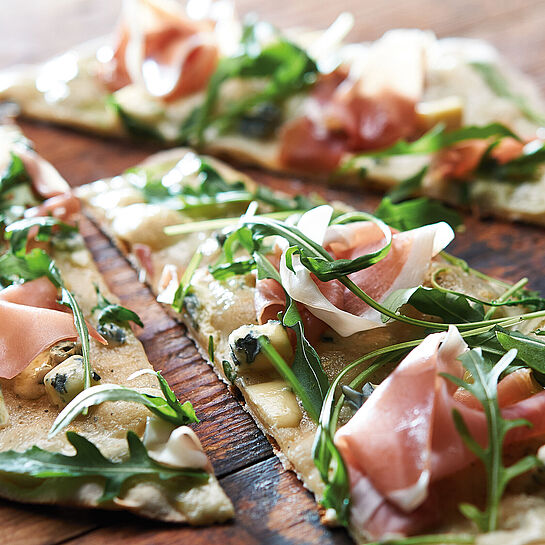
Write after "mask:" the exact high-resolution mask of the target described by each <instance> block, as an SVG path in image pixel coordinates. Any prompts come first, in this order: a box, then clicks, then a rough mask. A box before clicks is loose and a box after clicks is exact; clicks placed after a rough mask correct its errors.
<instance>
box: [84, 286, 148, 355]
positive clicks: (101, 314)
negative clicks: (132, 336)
mask: <svg viewBox="0 0 545 545" xmlns="http://www.w3.org/2000/svg"><path fill="white" fill-rule="evenodd" d="M95 291H96V294H97V304H96V305H95V306H94V307H93V308H92V309H91V312H96V318H97V322H98V327H97V331H98V333H99V334H100V335H102V336H103V337H104V338H105V339H106V340H107V341H108V344H109V345H111V346H120V345H122V344H124V343H125V342H126V340H127V332H126V330H127V329H130V322H133V323H135V324H136V325H139V326H140V327H144V324H143V322H142V320H140V317H139V316H138V314H136V312H133V311H132V310H129V309H128V308H125V307H122V306H121V305H118V304H114V303H111V302H110V301H108V299H106V297H104V295H102V293H101V292H100V289H99V287H98V285H95Z"/></svg>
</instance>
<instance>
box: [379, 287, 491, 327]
mask: <svg viewBox="0 0 545 545" xmlns="http://www.w3.org/2000/svg"><path fill="white" fill-rule="evenodd" d="M382 304H383V306H384V307H386V308H388V309H390V310H393V311H395V312H398V311H399V309H400V308H401V307H402V306H403V305H405V304H409V305H412V306H413V307H414V308H415V309H416V310H419V311H420V312H422V313H423V314H428V315H430V316H437V317H439V318H441V319H443V321H444V322H446V323H470V322H480V321H482V320H484V308H483V306H482V304H480V303H473V302H472V301H470V300H469V299H468V298H467V297H466V296H465V295H464V294H462V293H451V292H449V291H442V290H438V289H435V288H425V287H424V286H418V287H417V288H408V289H401V290H396V291H394V292H392V293H391V294H390V295H389V296H388V297H387V298H386V300H385V301H383V303H382Z"/></svg>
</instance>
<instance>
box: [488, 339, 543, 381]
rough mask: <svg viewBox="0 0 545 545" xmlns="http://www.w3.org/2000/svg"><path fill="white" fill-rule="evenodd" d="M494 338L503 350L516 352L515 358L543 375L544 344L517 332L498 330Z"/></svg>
mask: <svg viewBox="0 0 545 545" xmlns="http://www.w3.org/2000/svg"><path fill="white" fill-rule="evenodd" d="M496 338H497V339H498V342H499V343H500V344H501V346H502V347H503V349H504V350H513V349H516V350H517V358H518V359H520V360H522V361H523V362H524V363H525V364H526V365H528V367H530V368H532V369H533V370H534V371H537V372H538V373H542V374H545V343H544V342H543V341H540V340H539V339H534V338H532V337H528V336H527V335H524V334H522V333H519V332H518V331H507V330H499V331H497V332H496Z"/></svg>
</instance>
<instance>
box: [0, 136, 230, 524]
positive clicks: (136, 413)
mask: <svg viewBox="0 0 545 545" xmlns="http://www.w3.org/2000/svg"><path fill="white" fill-rule="evenodd" d="M0 135H1V141H2V146H1V147H2V155H3V156H5V155H7V157H8V158H9V152H10V151H11V152H12V153H14V154H17V153H19V151H20V150H19V148H16V147H14V145H13V142H14V141H15V142H17V141H21V139H22V136H21V134H20V133H19V132H18V131H17V130H16V129H15V128H14V127H2V128H0ZM49 167H50V168H52V167H51V166H50V165H49ZM66 189H67V190H68V186H66ZM51 252H52V253H51V257H53V258H54V260H55V263H56V265H57V267H58V269H59V271H60V273H61V275H62V278H63V280H64V282H65V285H66V287H67V288H68V289H69V290H70V291H71V292H72V293H73V295H74V296H75V298H76V300H77V301H78V304H79V305H80V307H81V309H82V311H83V314H84V315H85V317H86V319H87V320H88V323H89V324H90V325H96V314H95V313H94V312H93V307H95V305H97V294H96V291H95V285H97V286H98V287H99V289H100V292H101V293H102V295H103V296H104V297H106V298H107V299H108V300H110V301H111V302H112V303H117V298H116V296H115V295H113V294H112V293H111V292H110V290H109V289H108V287H107V285H106V283H105V282H104V280H103V278H102V276H101V275H100V273H99V272H98V270H97V268H96V266H95V264H94V262H93V258H92V256H91V254H90V252H89V251H88V250H87V248H85V246H81V247H79V248H78V249H77V251H74V250H60V249H56V250H55V249H53V250H51ZM144 319H145V318H144ZM44 327H52V326H51V325H48V324H44ZM125 334H126V341H125V342H124V343H122V344H120V345H119V346H113V345H111V344H110V345H109V346H105V345H103V344H101V343H99V342H98V341H97V340H95V339H93V338H91V339H90V359H91V364H92V368H93V370H94V372H95V373H97V374H98V375H99V376H100V377H101V381H100V382H101V384H117V385H122V386H126V387H128V388H133V389H134V388H137V389H143V391H145V392H147V393H150V394H153V395H155V396H162V393H161V390H160V389H159V385H158V382H157V378H156V377H155V376H153V375H154V373H152V375H150V374H149V373H148V372H152V371H153V369H152V366H151V364H150V363H149V361H148V358H147V357H146V354H145V352H144V349H143V347H142V344H141V343H140V342H139V341H138V339H137V338H136V336H135V335H134V333H133V332H132V331H130V330H128V329H127V330H125ZM47 352H49V349H47ZM32 365H33V364H31V366H30V367H29V368H27V370H26V372H27V373H26V374H24V373H23V374H19V375H17V376H15V377H14V378H12V379H0V386H1V392H2V394H3V402H2V399H1V398H0V405H2V411H3V415H4V416H5V417H6V419H7V422H4V425H3V426H0V445H1V449H0V450H1V451H2V452H4V451H8V450H12V451H17V452H23V451H27V450H28V449H30V448H31V447H39V448H41V449H45V450H47V451H51V452H56V453H61V454H65V455H73V454H74V452H75V451H74V447H73V446H72V445H71V444H70V443H69V441H68V439H67V436H66V434H65V433H64V432H62V433H58V434H57V435H55V436H53V437H49V436H48V431H49V430H50V428H51V426H52V425H53V422H54V421H55V419H56V418H57V416H58V414H59V412H60V410H61V408H60V407H58V406H56V405H54V404H53V403H52V402H51V401H50V399H49V397H48V396H47V395H46V391H45V389H44V385H43V380H42V381H41V383H40V382H39V381H38V380H37V379H36V378H33V375H29V374H28V372H30V371H31V367H32ZM142 371H143V372H144V374H142ZM134 373H137V376H136V377H131V375H133V374H134ZM23 375H24V376H23ZM29 389H30V390H32V391H31V392H30V393H29ZM36 390H37V391H36ZM155 420H157V418H156V417H153V418H152V417H151V413H150V412H149V410H148V409H147V408H146V407H144V406H143V405H140V404H135V403H130V402H123V401H114V402H108V403H105V404H101V405H99V406H97V407H92V408H91V409H90V412H89V415H88V416H86V417H80V418H78V419H76V420H75V421H74V422H73V423H72V424H70V426H69V427H68V431H71V432H76V433H78V434H80V435H82V436H84V437H85V438H86V439H88V440H89V441H91V442H92V443H93V444H94V445H95V446H96V447H97V448H98V449H99V450H100V452H101V453H102V454H103V456H105V457H106V458H108V459H110V460H112V461H114V462H120V461H123V460H124V459H126V458H127V455H128V447H127V432H128V431H129V430H131V431H133V432H134V433H136V434H137V436H138V437H140V438H142V437H143V436H144V434H148V435H149V434H150V433H151V432H152V431H153V429H154V427H155V426H157V423H156V422H155ZM173 429H174V426H171V425H167V427H166V430H165V432H166V435H165V436H164V437H163V439H162V442H161V441H159V442H156V444H154V452H155V451H157V452H160V451H161V450H162V449H164V448H165V446H166V442H165V441H167V440H168V439H169V437H170V435H171V432H172V430H173ZM179 429H180V430H181V428H179ZM187 429H188V433H189V435H188V437H190V438H191V437H194V440H193V439H191V440H192V441H194V447H193V449H194V450H195V451H196V452H198V453H200V455H201V456H203V457H204V460H207V459H206V455H205V454H204V452H203V451H202V446H201V445H200V443H199V442H198V439H197V438H196V436H194V434H193V432H192V431H191V430H189V428H187ZM191 434H193V435H191ZM163 435H164V434H163ZM186 435H187V434H186ZM174 448H175V446H174ZM205 467H206V471H207V472H208V474H209V478H208V480H207V482H205V483H204V484H197V485H196V486H191V485H190V486H189V487H188V486H187V483H183V482H182V483H181V484H180V485H174V486H173V485H171V484H170V483H169V484H168V485H165V484H162V483H161V481H158V480H155V479H153V478H148V479H146V478H140V479H137V480H134V479H133V480H132V481H128V482H127V484H126V486H124V487H123V489H122V491H121V492H120V493H119V494H118V495H116V496H115V497H114V498H112V499H111V500H108V501H106V502H101V501H99V499H100V497H101V496H102V494H103V491H104V482H103V479H102V478H100V477H94V478H74V479H72V480H71V484H70V486H68V487H66V486H63V485H61V484H60V483H59V484H55V483H51V482H47V481H45V488H44V486H40V482H38V483H32V482H28V483H27V484H26V485H24V486H20V484H18V481H17V479H16V478H15V477H14V476H13V475H12V474H10V473H9V472H7V473H6V472H3V471H2V468H1V466H0V496H3V497H7V498H10V499H13V500H19V501H24V502H37V503H54V504H63V505H71V506H80V507H100V508H107V509H126V510H129V511H133V512H134V513H136V514H139V515H142V516H146V517H150V518H156V519H160V520H165V521H170V522H186V523H190V524H197V525H200V524H211V523H214V522H221V521H225V520H227V519H229V518H231V517H232V516H233V506H232V504H231V502H230V500H229V499H228V498H227V496H226V495H225V493H224V492H223V490H222V489H221V487H220V485H219V483H218V481H217V480H216V478H215V477H214V475H213V473H212V470H211V466H210V463H209V462H206V464H205Z"/></svg>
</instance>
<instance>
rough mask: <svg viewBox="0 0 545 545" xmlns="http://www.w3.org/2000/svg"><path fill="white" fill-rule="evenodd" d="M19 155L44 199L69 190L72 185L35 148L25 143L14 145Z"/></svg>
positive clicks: (15, 151) (34, 185)
mask: <svg viewBox="0 0 545 545" xmlns="http://www.w3.org/2000/svg"><path fill="white" fill-rule="evenodd" d="M14 153H15V155H17V156H18V157H19V158H20V159H21V161H22V162H23V165H24V167H25V169H26V171H27V173H28V175H29V177H30V179H31V180H32V187H33V188H34V190H35V191H36V193H38V195H40V196H41V197H43V198H44V199H49V198H50V197H54V196H56V195H60V194H61V193H66V192H67V191H69V189H70V186H69V185H68V184H67V182H66V180H65V179H64V178H63V177H62V176H61V175H60V174H59V173H58V172H57V170H56V169H55V167H54V166H53V165H52V164H51V163H48V162H47V161H46V160H45V159H42V157H40V156H39V155H38V154H37V153H36V152H35V151H34V150H31V149H29V148H27V147H26V146H23V145H16V146H14Z"/></svg>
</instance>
